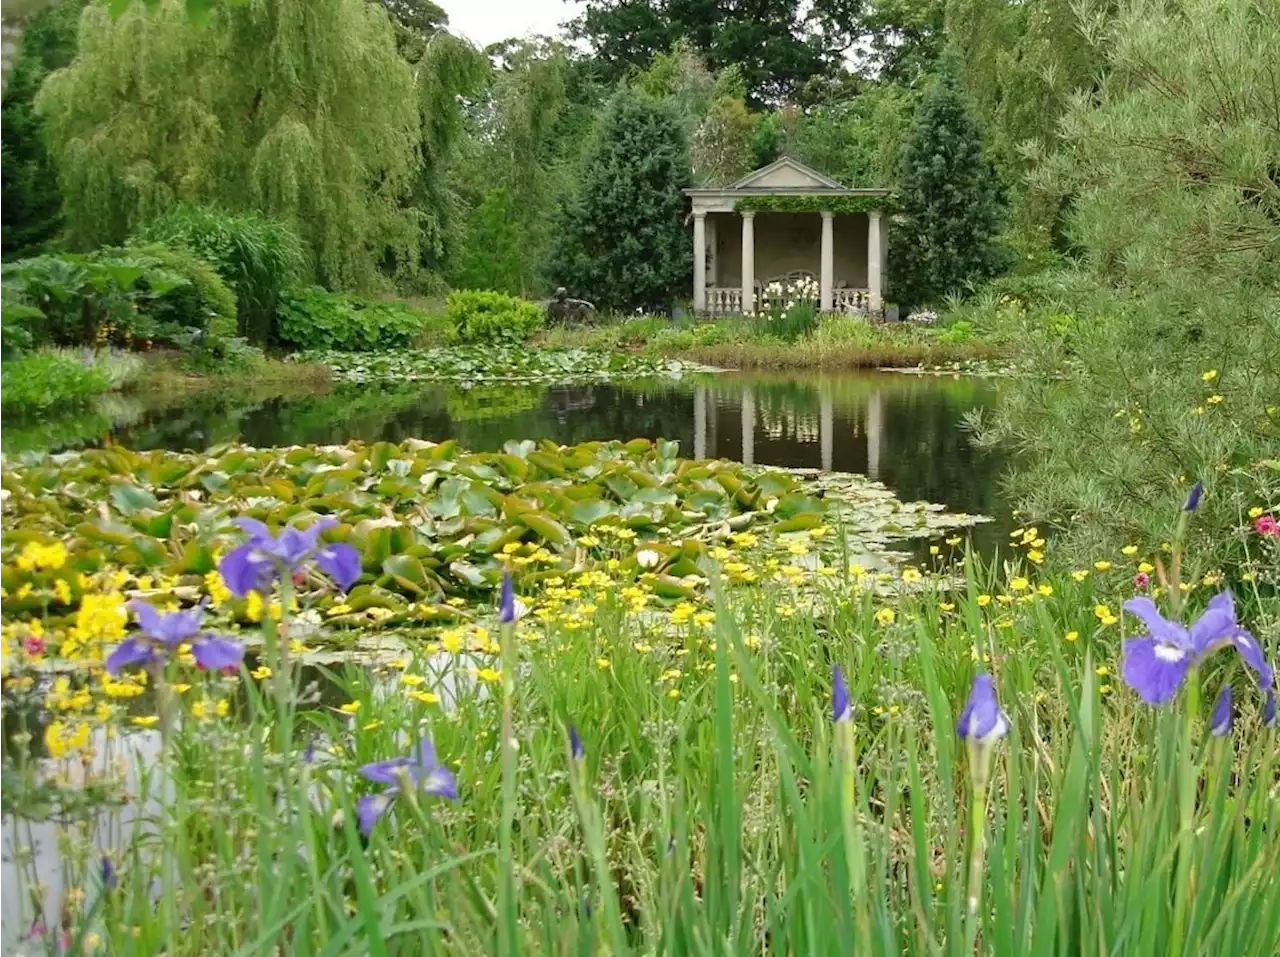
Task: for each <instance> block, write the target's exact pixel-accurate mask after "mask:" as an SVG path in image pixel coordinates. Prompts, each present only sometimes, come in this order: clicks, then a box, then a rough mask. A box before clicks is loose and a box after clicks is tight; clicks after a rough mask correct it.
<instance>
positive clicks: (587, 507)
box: [569, 498, 614, 525]
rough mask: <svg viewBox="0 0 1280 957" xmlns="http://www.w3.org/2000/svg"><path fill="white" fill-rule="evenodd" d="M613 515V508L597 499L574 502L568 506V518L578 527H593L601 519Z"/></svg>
mask: <svg viewBox="0 0 1280 957" xmlns="http://www.w3.org/2000/svg"><path fill="white" fill-rule="evenodd" d="M613 514H614V509H613V507H612V506H611V505H610V504H609V503H608V502H604V501H601V500H600V499H598V498H593V499H588V500H587V501H585V502H574V503H573V504H572V505H570V506H569V518H570V519H571V520H572V521H574V522H577V523H578V524H579V525H594V524H595V523H596V522H598V521H600V520H601V519H602V518H605V517H606V516H609V515H613Z"/></svg>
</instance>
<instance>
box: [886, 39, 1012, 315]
mask: <svg viewBox="0 0 1280 957" xmlns="http://www.w3.org/2000/svg"><path fill="white" fill-rule="evenodd" d="M956 84H957V81H956V77H955V73H954V64H953V62H952V61H951V60H950V59H944V60H943V61H942V62H941V65H940V70H939V73H938V74H937V76H935V77H934V79H933V82H932V83H931V85H930V87H929V89H928V90H927V91H926V92H925V94H924V97H923V99H922V100H921V101H920V105H919V106H918V107H917V108H916V113H915V117H914V118H913V119H912V121H911V129H910V132H909V133H908V136H907V140H906V144H905V146H904V148H903V153H902V172H901V175H900V177H899V182H898V200H899V210H900V214H899V215H898V216H895V217H894V219H893V221H892V233H891V239H890V242H889V292H890V295H891V296H892V297H893V298H894V300H896V301H897V302H898V303H899V304H900V305H902V306H903V307H911V306H915V305H919V304H924V303H930V302H935V301H937V300H939V299H941V298H942V297H943V296H945V295H948V294H951V293H958V292H962V291H963V290H964V289H966V288H967V287H968V286H969V285H971V284H973V283H976V282H979V281H981V280H983V279H986V278H988V277H990V276H993V275H996V274H997V273H998V272H999V271H1000V270H1001V269H1002V268H1003V266H1004V262H1005V256H1004V253H1003V250H1002V249H1001V247H1000V246H999V244H998V243H997V240H996V237H997V234H998V232H999V230H1000V226H1001V222H1000V219H1001V213H1002V208H1001V203H1000V198H999V184H998V182H997V180H996V177H995V173H994V172H993V171H992V169H991V167H990V165H989V164H988V163H987V161H986V159H985V158H984V157H983V153H982V143H981V138H980V136H979V132H978V128H977V126H976V125H975V124H974V121H973V119H972V117H971V116H970V114H969V110H968V107H967V106H966V104H965V101H964V98H963V96H962V95H961V93H960V91H959V90H958V89H957V85H956Z"/></svg>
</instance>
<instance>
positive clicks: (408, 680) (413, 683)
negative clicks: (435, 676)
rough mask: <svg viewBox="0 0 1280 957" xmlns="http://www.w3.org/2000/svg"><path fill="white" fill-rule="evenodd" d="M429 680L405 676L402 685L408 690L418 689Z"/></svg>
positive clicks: (402, 678) (415, 676) (421, 677)
mask: <svg viewBox="0 0 1280 957" xmlns="http://www.w3.org/2000/svg"><path fill="white" fill-rule="evenodd" d="M426 680H427V679H426V678H424V677H423V676H422V675H404V676H403V677H401V679H400V683H401V684H402V685H405V686H406V687H408V688H416V687H418V685H420V684H422V683H423V682H424V681H426Z"/></svg>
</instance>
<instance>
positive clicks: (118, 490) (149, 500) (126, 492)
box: [111, 485, 160, 515]
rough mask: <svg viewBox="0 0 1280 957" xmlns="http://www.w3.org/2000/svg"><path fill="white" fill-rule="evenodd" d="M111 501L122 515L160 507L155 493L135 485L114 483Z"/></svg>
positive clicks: (135, 513)
mask: <svg viewBox="0 0 1280 957" xmlns="http://www.w3.org/2000/svg"><path fill="white" fill-rule="evenodd" d="M111 501H112V503H113V504H114V505H115V507H116V509H117V511H119V512H120V513H121V514H122V515H137V514H138V513H139V512H141V511H143V510H154V509H158V508H159V507H160V502H159V501H157V500H156V497H155V496H154V495H152V494H151V493H150V492H148V491H147V490H146V489H141V488H138V487H137V486H134V485H113V486H112V487H111Z"/></svg>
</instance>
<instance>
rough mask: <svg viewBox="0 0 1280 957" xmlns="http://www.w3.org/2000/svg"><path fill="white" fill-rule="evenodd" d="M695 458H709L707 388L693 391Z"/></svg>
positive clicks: (702, 387)
mask: <svg viewBox="0 0 1280 957" xmlns="http://www.w3.org/2000/svg"><path fill="white" fill-rule="evenodd" d="M693 457H694V458H695V459H705V458H706V457H707V387H706V386H705V385H700V386H698V387H696V388H695V389H694V390H693Z"/></svg>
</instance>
